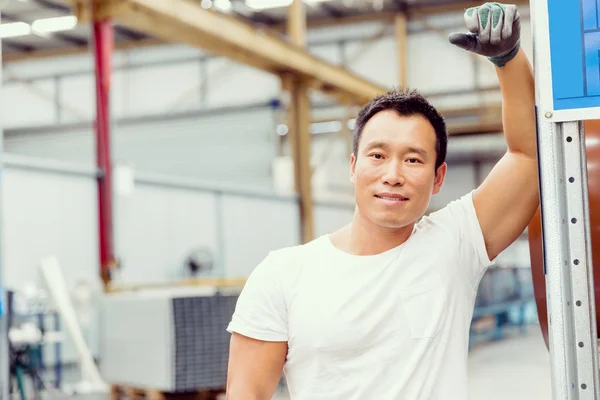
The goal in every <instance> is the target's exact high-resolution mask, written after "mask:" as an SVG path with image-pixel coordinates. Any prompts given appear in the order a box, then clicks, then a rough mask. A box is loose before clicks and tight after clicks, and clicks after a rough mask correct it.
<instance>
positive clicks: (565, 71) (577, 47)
mask: <svg viewBox="0 0 600 400" xmlns="http://www.w3.org/2000/svg"><path fill="white" fill-rule="evenodd" d="M582 1H587V0H582ZM580 4H581V3H580V2H579V1H575V2H572V3H571V2H567V1H563V0H548V13H549V15H548V17H549V23H550V48H551V51H550V57H551V63H552V91H553V93H554V99H555V100H556V99H557V98H565V97H580V96H585V91H584V82H585V78H584V67H583V40H582V34H581V7H580V6H579V5H580ZM592 4H595V1H594V0H592ZM574 5H575V7H574ZM593 11H594V12H593V14H592V15H593V17H594V24H595V21H596V15H595V11H596V10H595V8H593Z"/></svg>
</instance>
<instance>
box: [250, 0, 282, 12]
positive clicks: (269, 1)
mask: <svg viewBox="0 0 600 400" xmlns="http://www.w3.org/2000/svg"><path fill="white" fill-rule="evenodd" d="M292 1H293V0H246V5H247V6H248V7H249V8H251V9H253V10H266V9H269V8H278V7H287V6H289V5H290V4H292Z"/></svg>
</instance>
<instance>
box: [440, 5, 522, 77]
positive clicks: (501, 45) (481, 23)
mask: <svg viewBox="0 0 600 400" xmlns="http://www.w3.org/2000/svg"><path fill="white" fill-rule="evenodd" d="M464 18H465V23H466V25H467V29H468V30H469V32H470V33H459V32H455V33H451V34H450V35H449V36H448V40H449V41H450V43H452V44H454V45H456V46H458V47H460V48H462V49H465V50H468V51H472V52H473V53H476V54H480V55H482V56H486V57H487V58H488V59H489V60H490V61H491V62H492V63H494V64H495V65H496V66H498V68H502V67H504V65H505V64H506V63H507V62H509V61H510V60H512V59H513V57H514V56H516V55H517V53H518V51H519V47H520V36H521V17H520V16H519V10H518V9H517V6H515V5H513V4H500V3H485V4H483V5H481V6H479V7H471V8H469V9H467V10H466V11H465V14H464Z"/></svg>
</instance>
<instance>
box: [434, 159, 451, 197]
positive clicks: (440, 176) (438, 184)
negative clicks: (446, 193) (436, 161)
mask: <svg viewBox="0 0 600 400" xmlns="http://www.w3.org/2000/svg"><path fill="white" fill-rule="evenodd" d="M447 170H448V165H446V163H443V164H442V165H440V166H439V168H438V169H437V171H435V180H434V181H433V194H438V193H439V192H440V190H442V186H443V185H444V179H445V178H446V171H447Z"/></svg>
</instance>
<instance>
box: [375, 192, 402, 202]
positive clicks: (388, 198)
mask: <svg viewBox="0 0 600 400" xmlns="http://www.w3.org/2000/svg"><path fill="white" fill-rule="evenodd" d="M375 197H377V198H378V199H382V200H386V201H392V202H397V203H400V202H404V201H408V200H409V199H408V198H407V197H404V196H401V195H399V194H392V193H382V194H376V195H375Z"/></svg>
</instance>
